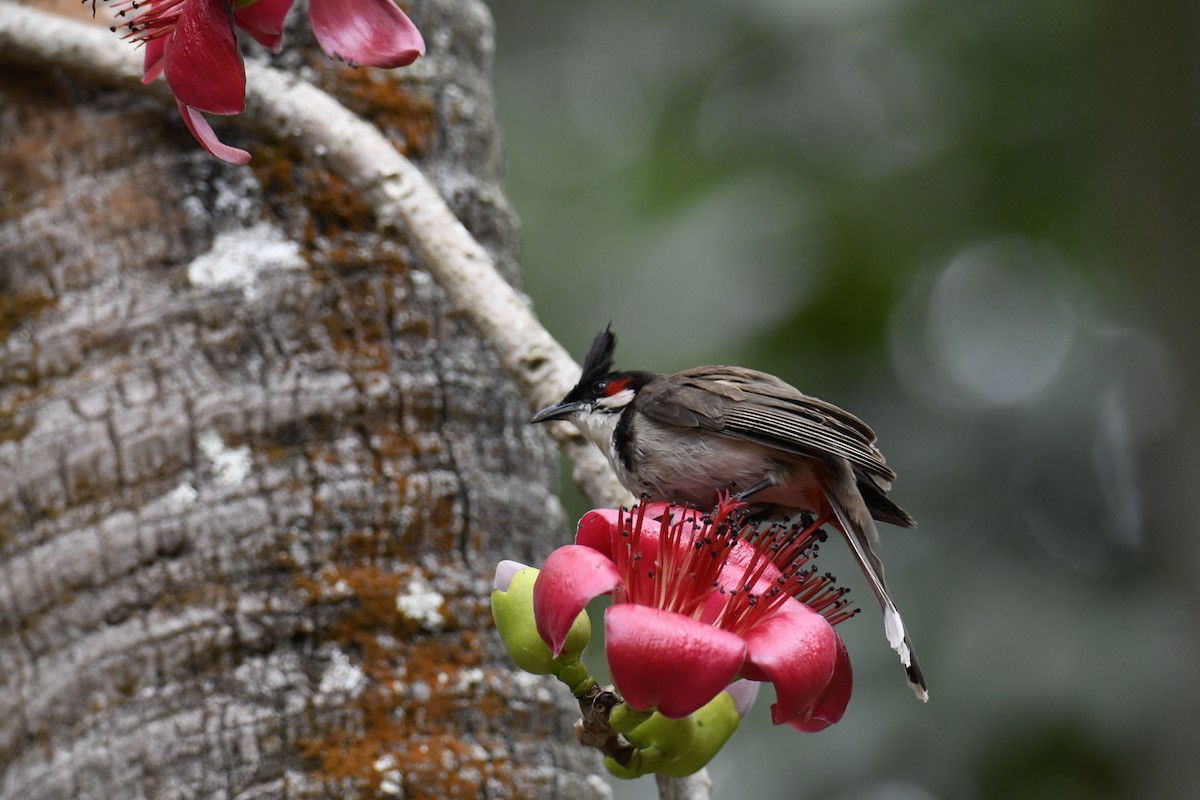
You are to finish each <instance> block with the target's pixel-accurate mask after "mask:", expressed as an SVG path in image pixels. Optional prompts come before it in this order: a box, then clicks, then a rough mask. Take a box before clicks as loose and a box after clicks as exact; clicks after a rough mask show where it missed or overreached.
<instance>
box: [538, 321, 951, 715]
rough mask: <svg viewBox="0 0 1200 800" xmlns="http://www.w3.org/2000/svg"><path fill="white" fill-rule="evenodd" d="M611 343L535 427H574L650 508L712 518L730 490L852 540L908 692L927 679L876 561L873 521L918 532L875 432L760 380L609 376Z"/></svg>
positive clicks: (756, 375)
mask: <svg viewBox="0 0 1200 800" xmlns="http://www.w3.org/2000/svg"><path fill="white" fill-rule="evenodd" d="M616 343H617V340H616V336H615V335H614V334H613V333H612V331H611V330H610V329H605V330H604V331H601V332H600V333H599V334H597V336H596V338H595V339H594V340H593V341H592V346H591V349H590V350H588V354H587V357H586V358H585V359H584V362H583V374H582V376H581V377H580V379H579V383H577V384H576V385H575V387H574V388H573V389H571V391H570V392H568V393H567V395H566V397H564V398H563V399H562V401H561V402H558V403H555V404H554V405H552V406H548V407H547V408H543V409H542V410H541V411H539V412H537V414H535V415H534V417H533V421H534V422H547V421H549V420H556V419H563V420H568V421H570V422H572V423H573V424H574V425H575V426H576V427H577V428H579V430H580V431H581V432H582V433H583V434H584V436H586V437H587V438H588V440H590V441H591V442H592V443H593V444H595V445H596V446H597V447H599V448H600V450H601V451H603V453H604V454H605V455H606V456H607V457H608V461H609V463H610V464H612V468H613V470H615V471H616V474H617V477H618V478H619V479H620V481H621V484H622V485H624V486H625V488H626V489H628V490H629V491H631V492H633V494H634V495H636V496H646V497H648V498H649V499H650V500H667V501H674V502H677V503H686V504H691V505H693V506H696V507H697V508H710V507H712V506H713V505H714V504H715V502H716V500H717V495H718V493H719V492H722V491H731V492H734V493H735V494H737V495H738V496H739V498H740V499H744V500H747V501H748V502H752V503H753V504H754V505H755V507H756V508H761V509H762V510H763V511H764V512H765V514H766V515H767V516H785V515H788V514H790V513H794V512H810V513H812V514H815V515H816V517H817V519H818V520H825V521H827V522H828V523H830V524H832V525H833V526H834V527H836V528H837V529H838V530H839V531H840V532H841V533H842V535H843V536H844V537H845V539H846V542H847V544H849V546H850V551H851V553H852V554H853V555H854V560H855V561H856V562H858V565H859V567H860V568H861V569H862V571H863V574H864V575H865V576H866V578H867V582H868V583H869V584H870V586H871V590H872V591H873V592H874V593H875V597H876V598H877V599H878V600H879V605H880V608H881V609H882V610H883V626H884V631H885V633H886V634H887V639H888V642H889V644H891V646H892V648H893V649H895V650H896V652H897V653H899V655H900V661H901V663H903V664H904V668H905V672H906V674H907V676H908V682H909V685H910V686H912V688H913V691H914V692H916V695H917V697H919V698H920V699H921V700H927V699H928V697H929V693H928V691H927V690H926V686H925V678H924V676H923V675H922V673H921V667H920V665H919V664H918V663H917V656H916V653H915V652H914V651H913V647H912V642H911V640H910V639H909V637H908V634H907V632H906V631H905V629H904V622H903V620H902V619H901V618H900V612H899V610H897V608H896V604H895V603H894V602H893V601H892V596H891V594H890V593H889V591H888V588H887V583H886V582H885V581H884V578H883V563H882V562H881V561H880V560H879V556H877V555H876V554H875V549H874V545H875V544H876V543H877V542H878V540H879V533H878V531H877V530H876V529H875V520H879V521H881V522H889V523H891V524H893V525H899V526H901V527H905V528H911V527H913V526H915V524H916V523H915V522H914V521H913V518H912V517H910V516H909V515H908V514H907V513H906V512H905V511H904V510H903V509H902V508H900V506H898V505H896V504H895V503H894V502H892V501H891V500H890V499H888V496H887V492H888V491H889V490H890V489H891V486H892V480H893V479H894V478H895V477H896V473H895V472H893V471H892V469H891V468H890V467H888V465H887V463H886V462H885V461H884V458H883V454H882V453H880V452H879V449H878V448H877V447H876V446H875V433H874V431H872V430H871V428H870V427H868V426H867V425H866V423H864V422H863V421H862V420H860V419H858V418H857V417H855V416H854V415H853V414H850V413H848V412H846V411H843V410H842V409H840V408H838V407H837V406H834V405H831V404H829V403H826V402H824V401H822V400H818V399H816V398H815V397H809V396H808V395H806V394H804V393H802V392H801V391H800V390H798V389H796V388H794V387H793V386H791V385H789V384H787V383H785V382H784V381H782V380H780V379H779V378H776V377H775V376H774V375H768V374H767V373H765V372H758V371H756V370H752V369H745V368H743V367H726V366H714V367H696V368H694V369H689V370H684V371H683V372H677V373H675V374H673V375H661V374H658V373H654V372H636V371H632V372H614V371H612V367H613V351H614V349H615V347H616Z"/></svg>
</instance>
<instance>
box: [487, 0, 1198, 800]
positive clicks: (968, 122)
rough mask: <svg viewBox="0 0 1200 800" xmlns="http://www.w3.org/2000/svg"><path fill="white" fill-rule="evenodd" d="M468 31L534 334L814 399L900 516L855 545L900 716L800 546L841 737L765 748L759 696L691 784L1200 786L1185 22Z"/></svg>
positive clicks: (1185, 6) (1162, 10)
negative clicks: (484, 64) (832, 671)
mask: <svg viewBox="0 0 1200 800" xmlns="http://www.w3.org/2000/svg"><path fill="white" fill-rule="evenodd" d="M492 8H493V12H494V14H495V16H496V21H497V51H498V52H497V73H496V80H497V85H498V92H499V110H500V114H501V118H502V121H503V124H504V127H505V136H506V150H507V154H508V159H509V178H508V190H509V193H510V197H511V199H512V201H513V203H514V205H515V206H516V208H517V210H518V212H519V214H520V215H521V217H522V222H523V231H524V240H525V245H524V257H523V264H524V270H525V275H526V278H527V281H528V290H529V292H530V294H531V295H532V296H533V298H534V300H535V302H536V305H537V309H538V312H539V313H540V315H541V317H542V319H543V320H544V321H545V323H546V325H547V326H548V327H549V328H550V330H551V331H552V332H553V333H554V334H555V335H557V336H558V338H559V339H560V340H561V341H562V342H563V343H564V344H566V345H567V346H568V348H570V349H571V350H572V352H573V353H574V354H575V355H576V357H580V356H582V353H583V352H584V350H585V349H586V347H587V344H588V342H589V341H590V338H591V336H592V335H593V334H594V333H595V331H596V330H598V329H599V328H601V327H603V326H604V325H605V323H607V322H609V321H610V320H611V321H612V322H613V326H614V329H615V330H616V331H617V332H618V334H619V335H620V336H621V344H620V346H619V347H618V351H617V359H618V361H617V363H618V366H619V367H624V368H642V369H655V370H661V371H672V370H675V369H680V368H683V367H687V366H693V365H695V364H700V363H721V362H724V363H739V364H743V365H746V366H753V367H757V368H760V369H765V370H768V371H771V372H774V373H776V374H778V375H780V376H781V377H783V378H785V379H786V380H789V381H790V382H792V383H794V384H795V385H797V386H798V387H800V388H801V389H803V390H804V391H806V392H809V393H811V394H815V395H817V396H819V397H822V398H824V399H826V400H829V401H832V402H835V403H837V404H839V405H842V406H843V407H845V408H847V409H849V410H851V411H853V412H855V413H857V414H858V415H860V416H862V417H863V418H864V419H866V420H867V421H868V422H870V423H871V424H872V425H873V426H874V427H875V428H876V430H877V431H878V433H879V436H880V443H881V445H882V447H883V450H884V452H885V453H886V454H887V457H888V459H889V461H890V463H891V464H892V465H893V466H894V467H895V468H896V469H897V471H898V472H899V473H900V479H899V481H898V482H897V484H896V487H895V489H894V491H893V497H894V498H895V499H897V500H898V501H899V502H900V503H901V504H902V505H903V506H904V507H905V508H907V509H908V510H909V511H910V512H912V513H913V515H914V516H916V518H917V519H918V521H919V522H920V525H921V527H920V528H919V529H917V530H916V531H901V530H898V529H889V528H886V527H885V529H884V530H883V535H884V549H883V555H884V557H885V561H886V563H887V565H888V575H889V578H890V582H891V583H892V585H893V588H894V589H895V592H896V594H897V597H898V600H899V602H900V606H901V609H902V610H903V611H904V612H905V618H906V620H907V621H908V623H909V627H910V630H911V631H912V634H913V637H914V640H915V642H916V645H917V649H918V651H919V653H920V654H921V658H922V661H923V663H924V666H925V668H926V673H927V675H928V677H929V682H930V689H931V694H932V699H931V700H930V703H929V704H928V706H921V705H920V704H919V703H918V702H916V701H915V700H914V699H913V697H912V695H911V693H910V692H909V691H908V690H907V689H906V688H905V686H904V681H903V677H902V674H901V670H900V667H899V666H898V664H897V663H896V659H895V657H894V655H893V653H892V652H891V651H890V650H889V649H888V647H887V645H886V643H885V642H884V639H883V635H882V628H881V624H880V621H879V615H878V612H877V609H876V608H875V605H874V603H873V601H872V600H871V598H870V595H869V593H868V592H867V590H866V588H865V587H864V586H863V585H862V582H861V579H860V577H859V575H858V574H857V572H856V570H854V569H853V567H852V566H851V565H850V564H849V560H848V558H847V557H846V556H845V555H844V554H842V553H841V549H842V548H837V547H832V546H828V547H826V548H825V549H824V550H823V553H822V561H823V562H824V566H826V567H828V568H831V569H832V570H833V571H834V572H835V573H836V574H838V575H839V577H840V578H841V580H842V582H844V583H846V584H848V585H850V586H851V587H853V589H854V594H855V595H856V596H857V598H858V602H859V603H860V604H861V605H862V606H863V608H864V613H863V614H861V615H859V617H857V618H856V619H854V620H852V621H851V622H850V623H848V624H846V625H843V626H841V627H840V628H839V630H840V632H841V633H842V635H843V637H844V638H845V639H846V641H847V644H848V646H849V649H850V653H851V656H852V659H853V661H854V669H855V679H856V685H855V694H854V697H853V699H852V701H851V704H850V708H849V710H848V712H847V715H846V717H845V719H844V720H843V721H842V722H841V723H840V724H838V725H836V726H834V727H833V728H831V729H829V730H827V731H825V732H823V733H820V734H815V735H804V734H799V733H796V732H793V731H792V730H790V729H788V728H774V727H773V726H771V724H770V721H769V717H768V714H767V709H768V707H769V705H770V702H771V699H772V698H771V696H770V695H771V693H770V690H769V689H767V690H766V691H765V692H764V693H763V694H762V696H761V697H760V699H759V703H758V706H757V707H756V708H755V710H754V713H753V714H752V716H751V718H750V719H748V720H747V723H746V724H745V725H744V726H743V729H742V730H741V731H739V732H738V734H737V736H736V737H735V738H734V740H733V742H731V744H730V746H729V747H728V748H727V749H726V750H725V751H724V752H723V753H722V754H721V755H720V756H718V758H717V759H716V760H715V761H714V763H713V764H712V765H711V766H710V772H711V775H712V778H713V780H714V782H715V795H716V797H724V798H729V797H750V796H772V797H783V798H830V799H832V800H885V799H886V800H932V799H933V798H937V799H938V800H998V799H999V798H1022V799H1031V800H1040V799H1041V798H1046V799H1047V800H1049V799H1055V800H1059V799H1062V800H1073V799H1074V798H1081V799H1082V798H1195V797H1200V755H1198V753H1200V724H1198V722H1197V720H1200V689H1198V688H1197V679H1198V678H1200V647H1198V641H1200V613H1198V606H1197V602H1196V596H1195V593H1194V592H1193V590H1192V584H1193V583H1194V576H1195V574H1196V573H1195V566H1196V565H1197V562H1198V561H1200V559H1198V558H1197V556H1198V550H1200V543H1198V537H1197V536H1196V535H1195V522H1194V519H1195V514H1194V513H1193V510H1192V508H1193V504H1194V501H1193V498H1194V497H1196V496H1197V493H1198V489H1197V482H1198V480H1200V475H1198V474H1197V468H1196V463H1195V459H1194V456H1193V454H1194V453H1195V451H1196V449H1197V447H1198V446H1200V437H1198V436H1197V434H1196V426H1195V424H1194V422H1193V419H1192V417H1193V415H1194V414H1195V410H1196V405H1195V404H1194V402H1193V401H1192V398H1194V396H1195V394H1194V391H1195V386H1194V381H1195V375H1196V367H1197V365H1198V363H1200V360H1198V359H1197V336H1196V326H1195V324H1194V321H1193V320H1194V317H1195V310H1194V309H1195V305H1196V303H1197V297H1198V296H1200V280H1198V278H1197V275H1196V266H1197V263H1196V262H1197V253H1200V214H1198V211H1200V204H1198V203H1197V195H1198V192H1200V168H1198V162H1197V159H1196V156H1195V154H1194V149H1195V147H1196V146H1197V145H1198V144H1200V89H1198V87H1200V4H1198V3H1196V2H1176V1H1175V0H1160V2H1155V3H1142V4H1136V3H1121V2H1116V0H1100V1H1099V2H1085V1H1084V0H1055V1H1054V2H1045V1H1044V0H1039V1H1037V2H1035V1H1034V0H959V1H958V2H953V1H951V0H896V1H894V2H883V0H741V1H740V2H733V0H725V1H719V0H608V2H586V3H584V2H550V1H549V0H494V2H493V3H492ZM572 502H573V503H574V507H573V508H572V509H571V510H572V512H573V513H575V512H579V511H580V510H581V508H580V506H579V505H578V502H577V501H572ZM614 793H615V796H616V797H617V798H643V797H654V796H655V792H654V786H653V781H651V780H649V779H643V780H641V781H635V782H631V783H622V782H618V783H617V784H616V785H615V786H614Z"/></svg>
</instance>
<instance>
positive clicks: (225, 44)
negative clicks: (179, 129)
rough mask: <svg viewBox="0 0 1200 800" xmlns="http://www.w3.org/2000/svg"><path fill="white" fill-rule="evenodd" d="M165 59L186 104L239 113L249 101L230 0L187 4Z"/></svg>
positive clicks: (172, 83) (173, 85)
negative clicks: (230, 10) (228, 1)
mask: <svg viewBox="0 0 1200 800" xmlns="http://www.w3.org/2000/svg"><path fill="white" fill-rule="evenodd" d="M166 64H167V66H166V72H167V84H168V85H169V86H170V87H171V91H172V92H173V93H174V94H175V97H176V98H178V99H179V100H180V101H181V102H183V103H184V104H185V105H188V106H191V107H192V108H194V109H198V110H200V111H206V112H208V113H209V114H240V113H242V110H243V109H244V108H245V107H246V97H245V95H246V68H245V67H244V66H243V65H242V56H241V54H240V53H238V49H237V39H236V38H235V37H234V35H233V22H232V21H231V19H230V14H229V5H228V4H227V3H226V0H188V2H187V3H186V4H184V6H183V12H182V13H181V14H180V15H179V22H178V24H177V25H176V26H175V33H174V34H172V36H171V44H170V47H169V49H168V51H167V58H166ZM185 119H186V118H185ZM189 127H190V125H189ZM196 138H200V137H198V136H197V137H196ZM202 141H203V140H202Z"/></svg>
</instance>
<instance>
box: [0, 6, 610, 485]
mask: <svg viewBox="0 0 1200 800" xmlns="http://www.w3.org/2000/svg"><path fill="white" fill-rule="evenodd" d="M0 60H4V61H9V62H11V63H22V64H27V65H30V66H36V67H40V68H50V67H53V68H57V69H61V70H64V71H66V72H68V73H70V74H72V75H75V76H78V77H81V78H84V79H86V80H89V81H92V82H95V83H102V84H105V85H109V86H116V87H120V88H122V89H126V90H130V91H137V92H142V93H148V94H151V95H154V96H156V97H160V98H162V99H164V100H166V99H168V98H169V95H168V93H167V92H166V87H165V85H164V84H163V83H162V82H161V81H157V82H155V83H154V84H151V85H150V86H145V85H144V84H143V83H142V82H141V77H142V57H141V54H140V52H139V51H138V50H136V49H135V48H133V47H130V46H128V45H123V44H122V43H121V42H120V41H119V40H118V39H117V37H115V36H114V35H113V34H111V33H110V32H109V31H107V30H106V29H104V28H102V27H100V26H98V25H88V24H86V23H82V22H76V21H74V20H69V19H66V18H64V17H60V16H57V15H54V14H49V13H46V12H43V11H38V10H35V9H33V8H29V7H26V6H21V5H17V4H16V3H12V2H9V1H8V0H0ZM241 119H242V121H243V124H246V125H249V126H251V127H253V128H255V129H256V130H258V131H260V132H263V133H266V134H268V135H270V136H271V137H272V138H274V139H276V140H278V141H287V142H291V143H293V144H295V145H297V146H298V147H300V148H301V149H302V150H303V151H304V152H306V153H308V154H309V155H310V156H311V157H312V158H313V159H314V160H321V161H323V162H324V163H326V164H328V165H329V166H330V167H331V168H332V169H333V170H334V171H335V172H336V173H337V174H338V175H339V176H340V177H342V178H343V179H344V180H345V181H346V182H347V183H349V184H350V185H351V186H353V187H354V188H355V189H357V190H358V191H359V192H361V194H362V196H363V197H364V199H365V200H366V201H367V202H368V203H369V204H370V205H371V207H372V209H373V210H374V212H375V215H376V219H377V220H378V221H379V224H380V226H381V227H382V228H383V229H384V230H385V231H386V230H389V229H392V230H403V231H404V233H405V234H406V236H407V237H408V239H409V241H410V242H411V243H412V244H413V246H414V248H415V249H416V250H417V252H418V254H419V255H420V256H421V258H422V264H423V266H424V267H425V268H426V269H428V270H429V272H430V273H431V274H432V275H433V277H434V279H435V280H437V281H438V283H439V284H440V285H441V286H442V288H443V289H444V290H445V291H446V293H447V294H448V295H449V296H450V298H451V300H452V301H453V303H454V304H455V306H456V307H457V308H458V309H459V310H460V311H461V312H462V313H463V314H464V315H466V317H467V318H468V319H469V320H470V321H471V324H472V325H473V326H474V327H475V328H476V329H477V330H478V331H479V333H480V335H482V336H483V338H484V340H485V341H487V342H488V343H489V344H490V345H491V346H492V348H493V349H494V350H495V352H496V353H497V355H498V356H499V358H500V360H501V363H502V364H503V365H504V368H505V369H506V370H507V371H508V373H509V374H510V375H511V376H512V377H513V379H514V380H515V381H516V383H517V385H518V387H519V388H520V390H521V392H522V394H523V395H524V396H525V397H526V399H528V400H529V403H530V407H531V408H539V407H541V406H543V405H547V404H549V403H551V402H554V401H556V400H558V399H560V398H561V397H562V395H563V394H565V393H566V391H567V390H568V389H569V388H570V387H571V386H572V385H573V384H574V383H575V381H576V380H577V379H578V376H579V365H578V364H576V363H575V361H574V360H572V359H571V357H570V355H568V354H567V352H566V350H565V349H564V348H563V347H562V345H560V344H559V343H558V342H557V341H556V340H555V339H554V337H552V336H551V335H550V333H549V332H548V331H547V330H546V329H545V328H544V327H543V326H542V324H541V323H540V322H539V321H538V319H537V317H536V316H535V315H534V313H533V310H532V308H531V307H530V303H529V300H528V298H526V297H525V296H524V295H522V294H521V293H519V292H517V291H516V290H515V289H514V288H513V287H512V286H511V285H510V284H509V283H508V282H507V281H505V280H504V278H503V277H501V275H500V273H499V272H498V271H497V270H496V266H495V263H494V261H493V259H492V258H491V256H490V255H489V254H488V252H487V251H486V250H485V249H484V248H483V247H482V246H481V245H480V244H479V243H478V242H477V241H476V240H475V238H474V237H473V236H472V235H471V234H470V232H468V231H467V229H466V228H465V227H464V226H463V224H462V223H461V222H459V220H458V219H457V218H456V217H455V216H454V213H453V212H452V211H451V210H450V208H449V207H448V206H447V205H446V202H445V201H444V200H443V199H442V197H441V195H439V194H438V192H437V190H436V189H435V188H434V187H433V185H432V184H431V183H430V182H429V181H428V180H427V179H426V178H425V176H424V175H422V174H421V172H420V170H419V169H418V168H417V167H416V166H415V165H413V163H412V162H411V161H409V160H408V159H407V158H405V157H404V156H403V155H401V154H400V152H399V151H397V150H396V148H395V146H394V145H393V144H392V143H391V142H390V141H388V140H387V138H386V137H384V135H383V134H382V133H381V132H380V131H379V130H378V128H376V127H375V126H374V125H372V124H370V123H368V122H366V121H365V120H363V119H362V118H361V117H359V116H357V115H356V114H354V113H352V112H351V111H349V110H348V109H346V107H345V106H343V105H342V104H341V103H339V102H338V101H337V100H336V99H334V98H333V97H331V96H329V95H328V94H327V93H325V92H323V91H321V90H320V89H318V88H316V87H314V86H312V85H311V84H309V83H307V82H305V81H303V80H301V79H299V78H297V77H295V76H292V75H289V74H287V73H284V72H282V71H280V70H278V69H274V68H271V67H264V66H260V65H257V64H247V65H246V112H245V114H244V115H243V116H242V118H241ZM549 429H550V431H551V434H552V435H553V436H554V438H555V440H556V441H557V442H558V444H559V447H560V448H561V450H562V452H563V454H564V455H565V456H566V458H567V460H568V461H569V462H570V464H571V466H572V476H573V478H574V480H575V482H576V483H577V484H578V485H579V487H580V489H581V491H583V493H584V495H585V496H586V497H587V498H588V499H589V500H590V501H591V502H592V503H594V504H596V505H599V506H614V505H618V504H621V503H628V502H629V501H630V499H631V498H630V497H629V495H628V493H627V492H626V491H625V490H624V489H623V488H622V487H621V486H620V484H618V483H617V481H616V478H615V476H614V475H613V474H612V470H610V469H609V468H608V465H607V463H606V462H605V460H604V457H603V455H602V454H601V453H599V452H598V451H597V450H596V449H595V448H594V447H591V446H590V445H589V444H588V443H587V442H586V441H585V440H584V439H583V438H582V437H581V436H580V435H579V434H578V433H577V432H575V431H574V429H572V428H571V427H570V426H568V425H565V424H562V423H556V424H552V425H551V426H549Z"/></svg>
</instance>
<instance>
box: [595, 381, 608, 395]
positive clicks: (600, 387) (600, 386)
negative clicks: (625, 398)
mask: <svg viewBox="0 0 1200 800" xmlns="http://www.w3.org/2000/svg"><path fill="white" fill-rule="evenodd" d="M607 390H608V381H596V382H595V383H593V384H592V391H593V392H595V393H596V394H598V395H603V394H604V393H605V392H606V391H607Z"/></svg>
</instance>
